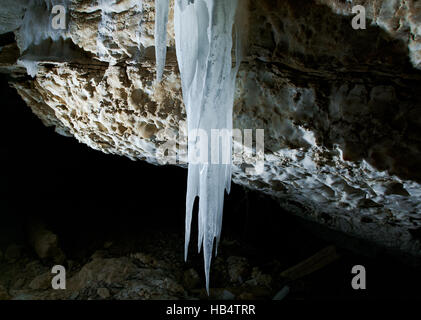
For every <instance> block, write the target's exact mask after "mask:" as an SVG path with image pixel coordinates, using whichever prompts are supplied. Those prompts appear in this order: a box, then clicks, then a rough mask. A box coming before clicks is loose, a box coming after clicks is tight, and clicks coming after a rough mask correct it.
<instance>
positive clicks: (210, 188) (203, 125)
mask: <svg viewBox="0 0 421 320" xmlns="http://www.w3.org/2000/svg"><path fill="white" fill-rule="evenodd" d="M164 2H166V1H164V0H156V9H157V10H158V12H157V16H158V17H159V21H157V23H165V16H166V15H167V11H166V10H168V9H167V8H164V5H163V4H164ZM236 9H237V0H230V1H226V0H194V1H191V0H176V1H175V9H174V29H175V39H176V51H177V60H178V66H179V69H180V74H181V80H182V90H183V99H184V104H185V105H186V109H187V125H188V132H189V141H188V149H189V150H188V153H189V165H188V169H189V171H188V182H187V197H186V238H185V258H186V259H187V252H188V246H189V240H190V231H191V220H192V210H193V204H194V201H195V199H196V197H197V196H198V197H199V218H198V221H199V237H198V239H199V241H198V249H199V251H200V250H201V248H202V247H203V254H204V261H205V275H206V288H207V290H208V292H209V270H210V263H211V258H212V251H213V245H214V241H215V240H216V248H217V246H218V242H219V239H220V235H221V227H222V211H223V203H224V191H225V190H227V192H228V193H229V191H230V185H231V152H232V150H231V148H232V146H231V144H232V142H231V139H229V141H228V142H227V143H223V144H222V150H218V149H216V148H215V147H214V146H213V144H211V143H210V141H209V138H210V137H211V136H212V133H213V130H220V131H219V132H221V130H228V131H229V132H231V131H232V111H233V104H234V89H235V78H236V75H237V71H238V67H239V63H240V57H239V55H238V52H239V50H238V48H239V46H238V45H237V50H236V51H237V59H236V65H235V67H234V68H233V67H232V56H231V51H232V47H233V41H232V38H233V37H232V32H233V27H234V21H235V14H236ZM156 30H157V31H158V32H159V33H160V34H156V35H155V37H156V39H157V41H156V46H157V49H156V51H157V52H158V53H160V54H159V55H158V56H157V58H158V60H157V63H158V67H157V69H158V79H159V78H160V76H161V75H160V72H162V70H163V67H164V61H165V60H164V59H163V56H162V54H163V52H164V51H165V49H164V48H163V46H165V41H164V40H163V39H165V32H166V31H165V28H163V27H157V28H156ZM235 39H236V40H237V41H239V37H238V36H236V37H235ZM198 130H203V131H202V132H206V134H207V139H206V138H204V136H202V137H201V138H199V137H198V135H196V133H197V132H198ZM218 148H219V146H218ZM206 149H207V151H208V152H207V155H208V156H207V161H206V160H205V161H192V159H194V158H195V157H196V156H197V155H198V154H200V152H201V151H202V152H203V150H206ZM220 151H222V152H220ZM215 152H219V153H218V154H223V153H225V154H226V155H228V157H229V159H228V161H227V162H224V161H222V159H221V156H219V162H218V163H214V162H213V161H210V160H209V158H210V155H212V154H215ZM201 156H202V155H201Z"/></svg>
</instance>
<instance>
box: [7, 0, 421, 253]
mask: <svg viewBox="0 0 421 320" xmlns="http://www.w3.org/2000/svg"><path fill="white" fill-rule="evenodd" d="M10 2H12V1H10ZM19 3H21V5H16V6H15V8H14V9H13V10H10V9H9V8H6V7H7V6H4V7H3V8H0V21H1V22H2V23H1V24H2V27H1V28H0V33H5V32H10V31H14V32H15V36H16V40H17V41H16V43H12V44H8V45H6V46H4V47H3V48H2V51H0V70H3V72H7V73H8V74H9V75H10V76H11V79H12V80H11V82H10V83H11V85H12V86H14V87H15V88H16V90H17V91H18V93H19V94H20V95H21V96H22V98H23V99H24V100H25V102H26V103H27V104H28V106H29V107H30V108H31V109H32V111H33V112H34V113H35V114H36V115H37V116H38V117H39V118H40V119H41V120H42V121H43V123H44V124H45V125H47V126H54V127H56V131H57V132H58V133H60V134H63V135H66V136H71V137H74V138H76V139H77V140H78V141H80V142H82V143H84V144H86V145H88V146H90V147H91V148H93V149H96V150H99V151H102V152H105V153H111V154H118V155H121V156H126V157H129V158H131V159H133V160H145V161H148V162H151V163H154V164H165V163H168V161H170V158H169V157H168V156H167V155H168V154H173V152H175V149H176V147H177V146H179V147H181V148H179V150H183V147H185V141H180V140H179V139H177V134H179V133H180V132H179V131H181V132H183V133H184V134H185V130H186V129H185V118H186V114H185V108H184V105H183V102H182V94H181V83H180V78H179V73H178V68H177V63H176V58H175V50H174V33H173V26H172V23H171V20H172V14H173V13H172V10H171V11H170V25H169V28H168V47H169V51H168V58H167V65H166V68H165V74H164V79H163V82H162V83H161V84H156V83H155V82H154V78H155V61H154V47H153V46H154V38H153V30H154V1H152V0H144V1H142V2H139V1H129V0H123V1H118V3H116V4H114V5H112V6H111V9H112V10H110V11H109V12H107V13H106V14H107V15H108V16H109V17H110V18H111V21H113V23H112V24H108V25H107V26H106V29H107V30H106V32H105V31H104V30H103V26H102V27H100V24H101V19H103V14H104V13H103V12H102V11H101V8H100V7H99V6H98V3H97V2H96V1H90V0H73V1H70V7H69V11H70V12H69V20H68V27H67V29H66V30H65V32H64V33H63V34H64V39H61V40H60V41H56V42H54V43H53V42H52V41H51V40H48V39H45V41H43V42H42V43H40V44H38V45H37V46H33V47H30V48H28V49H27V50H25V51H24V50H23V49H22V43H23V41H22V38H23V37H24V34H23V31H22V30H23V29H22V28H21V27H20V26H21V23H20V22H19V21H20V20H19V19H22V18H23V14H22V12H24V10H25V8H26V7H27V6H26V4H25V1H22V2H19ZM356 4H362V5H364V6H365V7H366V9H367V19H368V22H367V29H365V30H354V29H352V27H351V20H352V18H353V14H352V6H353V5H356ZM242 8H243V9H244V10H245V12H246V15H245V18H244V19H245V21H243V22H244V26H243V27H244V28H243V29H244V30H243V33H244V37H245V38H246V39H247V45H246V48H245V49H246V52H247V54H246V57H245V59H244V61H243V63H242V65H241V68H240V72H239V74H238V77H237V90H236V100H235V106H234V128H239V129H253V130H255V129H264V130H265V166H264V172H263V173H262V174H259V175H252V174H249V173H247V171H246V166H245V165H244V164H236V165H235V166H234V172H233V175H234V176H233V180H234V182H235V183H238V184H241V185H244V186H246V187H249V188H252V189H256V190H259V191H261V192H264V193H266V194H269V195H271V196H273V197H275V198H276V199H278V200H279V202H280V205H281V206H283V207H285V208H286V209H288V210H289V211H291V212H293V213H295V214H298V215H300V216H303V217H305V218H307V219H311V220H313V221H317V222H319V223H321V224H323V225H325V226H328V227H329V228H332V229H336V230H340V231H343V232H345V233H347V234H350V235H353V236H357V237H359V238H362V239H366V240H369V241H373V242H375V243H377V244H380V245H381V246H383V247H386V248H389V249H391V250H397V251H401V252H405V253H408V254H410V255H412V256H418V257H420V256H421V242H420V238H419V236H417V234H419V230H420V229H421V202H420V199H421V188H420V184H419V183H420V182H421V138H420V137H421V135H420V134H419V133H420V127H421V97H420V95H419V93H420V85H421V71H420V69H421V64H420V63H421V46H420V43H421V38H420V33H421V27H420V23H421V3H420V2H417V1H398V0H384V1H374V0H373V1H351V2H344V1H335V0H331V1H330V0H313V1H304V0H299V1H297V0H286V1H281V0H277V1H271V0H262V1H245V0H243V1H242ZM17 17H18V18H17ZM19 17H20V18H19ZM99 47H100V48H101V50H99V49H98V48H99ZM19 48H20V49H21V50H20V51H22V52H20V51H19V50H18V49H19ZM13 55H14V59H11V56H13ZM19 56H26V57H30V59H32V60H33V61H35V62H36V63H38V65H39V68H38V72H37V75H36V77H35V78H31V77H28V76H25V69H24V68H22V66H19V65H18V64H17V63H16V61H17V59H18V58H19ZM168 149H169V150H168ZM245 160H246V161H245V163H246V164H247V163H253V160H252V159H249V158H246V159H245ZM181 165H182V164H181Z"/></svg>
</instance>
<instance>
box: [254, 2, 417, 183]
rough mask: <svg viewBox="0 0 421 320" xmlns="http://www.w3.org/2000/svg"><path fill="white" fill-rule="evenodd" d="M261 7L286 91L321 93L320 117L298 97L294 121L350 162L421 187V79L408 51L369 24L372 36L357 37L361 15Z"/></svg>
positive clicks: (317, 100) (308, 7)
mask: <svg viewBox="0 0 421 320" xmlns="http://www.w3.org/2000/svg"><path fill="white" fill-rule="evenodd" d="M251 5H252V6H253V4H251ZM261 5H262V6H263V8H265V10H266V14H267V16H268V20H269V21H270V23H271V25H272V33H273V38H274V40H273V41H274V46H275V50H274V53H273V56H271V57H270V58H268V59H267V61H271V63H272V64H273V65H274V66H276V68H277V70H278V71H279V72H280V73H283V74H284V75H285V77H286V78H287V80H288V81H287V82H286V85H290V86H291V87H298V88H310V89H314V92H315V93H316V95H315V97H314V101H312V105H311V106H307V107H309V108H310V107H311V108H313V111H309V110H305V109H302V108H303V106H304V107H306V103H305V102H304V103H303V100H302V97H300V96H299V95H297V96H296V97H295V98H294V100H293V101H290V103H291V104H294V105H295V106H294V108H295V111H291V113H290V114H286V116H287V117H290V118H291V121H293V122H294V123H296V124H299V125H302V126H303V127H305V128H310V129H312V130H313V131H314V132H315V133H316V139H317V141H318V143H319V144H320V145H324V146H326V147H327V148H332V146H333V145H339V146H340V147H341V149H342V150H343V157H344V159H345V160H348V161H354V162H357V161H361V160H363V159H364V160H366V161H367V162H368V163H370V164H371V165H372V166H373V167H375V168H376V169H378V170H380V171H384V170H387V171H388V172H389V173H390V174H392V175H393V174H394V175H397V176H398V177H400V178H403V179H410V180H414V181H417V182H421V140H420V133H421V97H420V95H419V93H420V88H421V71H420V70H417V69H415V68H414V67H413V66H412V64H411V63H410V60H409V52H408V47H407V45H406V44H405V43H404V42H403V41H402V40H400V39H398V38H394V37H393V36H392V35H390V34H388V33H387V32H386V31H384V30H383V29H381V28H380V27H377V26H373V25H371V22H372V21H370V20H369V19H367V29H366V30H354V29H352V26H351V20H352V18H353V15H352V16H342V15H338V14H336V13H334V12H333V11H332V9H331V8H329V7H327V6H325V5H322V4H319V5H315V4H314V3H313V2H312V1H305V0H300V1H296V0H291V1H281V0H277V1H271V0H265V1H263V2H262V3H261ZM291 17H292V18H293V19H291ZM400 32H405V30H404V31H396V35H397V37H399V36H401V37H402V34H401V33H400ZM265 63H266V62H265ZM262 82H263V83H264V81H263V80H262ZM338 92H339V94H338V96H339V100H336V101H335V100H334V99H333V98H334V97H335V96H336V95H337V93H338ZM300 108H301V109H300ZM262 112H265V111H264V110H262ZM280 112H281V114H285V111H283V110H281V111H280ZM261 117H262V118H263V119H264V118H265V116H264V115H262V116H261ZM269 123H273V122H269ZM275 123H276V122H275ZM266 129H267V130H269V132H270V131H275V132H276V131H277V128H270V127H268V128H266ZM280 147H281V146H278V149H279V148H280ZM290 147H291V146H290ZM292 147H293V146H292ZM271 149H272V150H274V151H276V150H277V147H276V146H272V147H271Z"/></svg>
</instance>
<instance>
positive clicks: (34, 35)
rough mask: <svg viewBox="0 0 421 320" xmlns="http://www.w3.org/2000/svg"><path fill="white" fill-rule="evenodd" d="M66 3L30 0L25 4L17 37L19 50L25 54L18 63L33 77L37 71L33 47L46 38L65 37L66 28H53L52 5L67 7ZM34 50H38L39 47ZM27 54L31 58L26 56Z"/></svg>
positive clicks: (54, 39) (56, 0) (67, 1)
mask: <svg viewBox="0 0 421 320" xmlns="http://www.w3.org/2000/svg"><path fill="white" fill-rule="evenodd" d="M68 3H69V0H32V1H29V2H28V4H27V5H26V10H25V15H24V17H23V21H22V24H21V26H20V29H19V37H18V44H19V48H20V51H21V52H22V53H24V54H25V55H24V56H23V57H21V58H20V59H19V61H18V63H19V64H20V65H22V66H24V67H26V69H27V72H28V74H29V75H31V76H32V77H35V75H36V74H37V72H38V63H37V61H36V60H34V57H35V56H36V54H35V52H32V51H33V48H34V47H35V46H39V45H41V43H42V42H43V41H44V40H47V39H51V40H52V41H53V42H57V41H59V40H65V39H67V30H63V29H55V28H54V27H53V24H52V19H53V18H54V17H55V16H56V15H57V14H56V13H53V7H54V6H56V5H62V6H64V8H67V7H68ZM36 51H37V52H39V51H40V48H37V50H36ZM29 56H30V57H31V58H28V57H29Z"/></svg>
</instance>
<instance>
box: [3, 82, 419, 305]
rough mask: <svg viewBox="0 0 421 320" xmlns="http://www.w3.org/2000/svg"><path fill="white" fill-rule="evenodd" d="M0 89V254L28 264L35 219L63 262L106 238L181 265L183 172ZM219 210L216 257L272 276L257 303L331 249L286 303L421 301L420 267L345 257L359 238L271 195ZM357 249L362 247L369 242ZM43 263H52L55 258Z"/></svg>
mask: <svg viewBox="0 0 421 320" xmlns="http://www.w3.org/2000/svg"><path fill="white" fill-rule="evenodd" d="M0 88H1V92H2V97H3V100H2V106H3V108H6V110H7V113H6V114H7V116H6V117H2V122H3V123H2V129H3V132H4V134H3V137H4V139H5V140H6V141H5V144H3V146H2V147H1V155H2V157H3V159H5V162H4V163H5V164H6V165H4V166H2V172H3V174H2V179H1V191H2V192H1V195H2V200H1V201H2V207H3V210H2V213H3V217H2V223H1V224H0V229H1V231H0V250H2V251H3V252H4V250H6V248H7V247H8V246H9V245H10V244H19V245H21V246H23V247H24V248H25V249H24V250H25V251H26V252H28V255H29V256H31V257H33V259H35V253H34V252H33V249H32V248H31V247H30V246H29V245H28V241H27V228H28V226H30V225H31V223H34V221H41V222H42V223H45V224H46V225H47V226H48V228H49V229H51V230H52V231H53V232H54V233H55V234H57V236H58V239H59V243H60V247H61V248H62V250H63V252H64V253H65V254H66V257H67V259H72V260H80V261H87V260H88V259H89V258H88V257H89V256H90V255H92V253H93V252H95V250H97V249H98V248H101V246H102V245H103V243H104V242H106V241H112V242H114V243H119V244H120V246H119V248H120V249H119V251H118V252H117V253H116V254H119V255H126V254H129V253H130V252H136V250H138V249H139V247H141V248H144V250H150V251H154V250H159V249H160V248H162V247H165V249H166V250H167V249H168V250H174V257H175V258H174V259H176V260H178V262H180V263H183V264H184V262H183V244H184V214H185V212H184V210H185V190H186V180H187V171H186V170H185V169H183V168H177V167H170V166H165V167H156V166H154V165H150V164H147V163H144V162H140V161H138V162H133V161H131V160H129V159H125V158H122V157H119V156H114V155H106V154H103V153H100V152H97V151H95V150H92V149H90V148H88V147H87V146H85V145H83V144H81V143H79V142H77V141H76V140H75V139H72V138H66V137H62V136H60V135H58V134H56V133H55V132H54V129H53V128H46V127H44V126H43V125H42V123H41V121H40V120H38V119H37V118H36V117H35V116H34V115H33V114H32V113H31V110H30V109H29V108H28V107H27V106H26V105H25V103H24V102H23V101H22V100H21V99H20V97H19V96H18V94H17V93H16V92H15V90H14V89H12V88H10V87H9V86H8V84H7V79H5V78H2V79H1V83H0ZM196 210H197V208H196ZM224 212H225V214H224V225H223V233H222V244H221V246H220V250H219V256H220V257H222V258H225V257H228V256H232V255H234V256H243V257H246V258H247V259H248V260H249V261H250V263H253V264H256V265H258V266H259V267H260V268H261V269H262V270H267V271H268V273H270V274H272V277H273V284H272V287H271V289H268V290H267V292H265V293H263V294H262V295H261V296H262V297H265V298H270V296H271V295H274V294H275V293H276V291H277V290H279V289H280V288H279V286H280V285H281V283H282V279H281V278H280V277H278V276H277V275H279V274H280V272H281V271H283V270H284V269H286V268H288V267H291V266H293V265H295V264H297V263H299V262H300V261H302V260H305V259H306V258H308V257H309V256H311V255H313V254H314V253H316V252H317V251H319V250H321V249H323V248H324V247H326V246H327V245H336V249H337V251H338V253H339V255H340V258H339V259H338V260H337V261H335V262H333V263H332V264H330V265H328V266H326V267H325V268H323V269H321V270H319V271H316V272H314V273H312V274H310V275H308V276H306V277H304V278H302V279H300V280H297V281H294V282H293V283H292V284H291V288H292V290H291V293H290V294H289V296H288V297H287V299H293V300H294V299H298V300H300V299H304V298H307V299H308V298H310V299H323V298H329V299H343V298H353V299H375V298H416V297H418V298H419V297H421V296H420V293H419V286H420V284H421V274H420V272H419V267H411V266H408V265H406V264H403V263H402V262H401V261H400V260H399V259H396V258H395V257H393V256H389V255H385V254H383V253H380V251H378V250H377V249H375V248H373V249H372V250H368V252H370V254H365V255H363V254H361V253H359V252H352V251H350V250H349V247H352V246H353V244H352V243H353V242H352V241H354V242H355V241H357V240H355V239H352V240H351V239H349V240H346V239H345V240H343V238H341V236H338V235H335V234H329V233H328V232H327V231H326V230H319V228H318V227H316V226H315V225H314V224H312V223H309V222H306V221H303V220H301V219H299V218H297V217H294V216H292V215H290V214H288V213H287V212H284V211H283V210H282V208H281V207H280V206H279V205H278V204H277V202H276V201H275V200H272V199H271V198H270V197H267V196H264V195H262V194H258V193H256V192H252V191H248V190H246V189H244V188H242V187H239V186H236V185H234V186H233V188H232V193H231V195H229V196H226V198H225V207H224ZM195 222H196V221H193V230H192V235H193V239H192V241H191V244H190V252H189V259H188V261H187V262H186V263H185V264H184V267H183V268H186V269H188V268H189V267H195V268H196V270H198V274H199V275H200V280H201V281H200V283H199V285H198V286H199V288H200V287H204V276H203V272H202V270H203V262H202V259H203V258H202V256H201V255H200V254H197V253H196V250H195V246H196V243H197V236H195V234H196V230H195V229H194V226H195V225H196V223H195ZM166 238H168V239H170V240H169V241H166ZM347 241H348V243H347ZM357 242H358V241H357ZM344 244H345V245H344ZM361 246H365V247H366V249H367V247H369V246H370V244H365V243H362V244H361ZM346 247H347V248H346ZM121 248H123V249H121ZM147 248H149V249H147ZM274 261H275V262H274ZM42 263H43V264H46V265H51V264H52V261H50V260H48V259H46V260H43V261H42ZM66 263H67V262H65V264H66ZM1 264H3V265H6V264H7V262H0V265H1ZM358 264H361V265H364V266H365V267H366V269H367V274H368V276H367V277H368V280H367V283H368V284H367V286H368V289H367V290H365V291H356V290H353V289H352V288H351V285H350V283H351V279H352V277H353V275H352V274H351V269H352V266H354V265H358ZM224 281H225V280H224V278H223V276H221V277H218V271H213V270H211V288H212V287H224V286H227V284H226V283H224ZM277 287H278V288H277ZM257 296H259V295H257ZM259 297H260V296H259Z"/></svg>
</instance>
